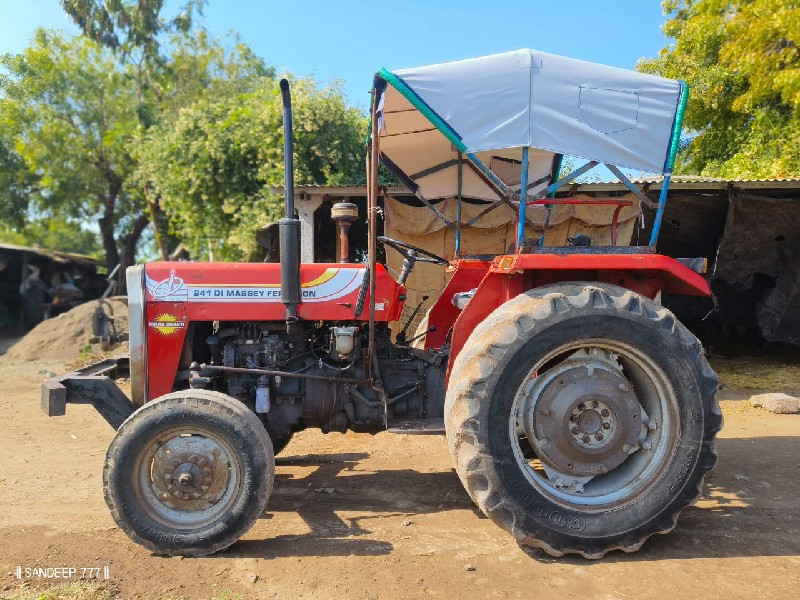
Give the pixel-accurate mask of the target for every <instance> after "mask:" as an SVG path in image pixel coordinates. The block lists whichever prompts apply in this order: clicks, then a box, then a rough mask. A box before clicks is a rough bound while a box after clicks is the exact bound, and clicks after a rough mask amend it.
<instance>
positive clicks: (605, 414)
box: [600, 408, 611, 417]
mask: <svg viewBox="0 0 800 600" xmlns="http://www.w3.org/2000/svg"><path fill="white" fill-rule="evenodd" d="M600 414H601V415H602V416H604V417H607V416H608V415H609V414H611V413H609V412H608V409H607V408H604V409H603V410H601V411H600Z"/></svg>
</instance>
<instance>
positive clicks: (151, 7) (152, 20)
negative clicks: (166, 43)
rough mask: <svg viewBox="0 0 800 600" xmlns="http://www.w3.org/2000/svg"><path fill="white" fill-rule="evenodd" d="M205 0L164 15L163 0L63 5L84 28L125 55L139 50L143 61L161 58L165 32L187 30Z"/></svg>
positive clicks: (88, 0)
mask: <svg viewBox="0 0 800 600" xmlns="http://www.w3.org/2000/svg"><path fill="white" fill-rule="evenodd" d="M204 4H205V1H204V0H190V1H189V2H187V3H186V4H184V5H183V7H182V8H181V10H180V11H179V12H178V14H177V15H175V16H174V17H172V18H166V17H164V16H162V14H161V11H162V10H163V8H164V0H148V1H144V2H143V1H142V0H136V1H130V0H128V1H127V2H126V1H125V0H110V1H109V0H61V7H62V8H63V9H64V12H66V13H67V15H69V16H70V17H71V18H72V20H73V21H75V24H76V25H77V26H78V27H80V28H81V31H83V33H84V34H85V35H86V37H88V38H89V39H91V40H94V41H95V42H97V43H98V44H101V45H102V46H105V47H106V48H110V49H112V50H114V51H119V52H121V53H122V56H123V57H125V58H128V57H131V56H132V55H133V54H135V53H137V52H139V53H141V57H142V60H143V61H147V60H148V59H149V60H151V61H159V62H160V60H161V56H160V55H159V49H160V42H161V38H162V37H163V35H164V34H169V33H175V34H182V35H186V34H188V33H189V32H190V31H191V29H192V24H193V22H194V20H195V18H196V17H197V16H201V15H202V10H203V5H204Z"/></svg>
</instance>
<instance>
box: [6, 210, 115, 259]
mask: <svg viewBox="0 0 800 600" xmlns="http://www.w3.org/2000/svg"><path fill="white" fill-rule="evenodd" d="M0 241H2V242H7V243H10V244H18V245H20V246H36V247H39V248H46V249H48V250H60V251H62V252H75V253H78V254H88V255H91V256H97V255H98V254H99V253H100V252H101V248H100V243H99V240H98V239H97V234H96V233H95V232H94V231H90V230H89V229H87V228H86V227H84V226H83V225H82V224H81V223H78V222H76V221H72V220H69V219H66V218H64V217H38V218H34V219H30V220H28V221H26V222H25V223H24V225H22V226H21V227H13V228H12V227H9V226H8V225H5V226H0Z"/></svg>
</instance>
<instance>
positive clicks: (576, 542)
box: [445, 283, 722, 558]
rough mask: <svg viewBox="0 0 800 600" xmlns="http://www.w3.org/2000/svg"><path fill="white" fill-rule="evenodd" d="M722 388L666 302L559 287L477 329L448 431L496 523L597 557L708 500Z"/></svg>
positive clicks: (639, 540) (666, 527)
mask: <svg viewBox="0 0 800 600" xmlns="http://www.w3.org/2000/svg"><path fill="white" fill-rule="evenodd" d="M716 389H717V379H716V376H715V375H714V373H713V371H712V370H711V368H710V367H709V365H708V362H707V361H706V359H705V356H704V353H703V350H702V347H701V346H700V343H699V341H698V340H697V338H696V337H695V336H694V335H692V334H691V333H690V332H689V331H688V330H687V329H686V328H685V327H684V326H683V325H682V324H681V323H679V322H678V321H677V320H676V319H675V317H674V316H673V315H672V313H670V312H669V311H668V310H666V309H664V308H663V307H661V306H659V305H657V304H655V303H654V302H652V301H650V300H648V299H647V298H644V297H642V296H640V295H638V294H636V293H634V292H631V291H629V290H626V289H623V288H619V287H616V286H613V285H608V284H600V283H586V284H583V283H567V284H559V285H553V286H547V287H543V288H539V289H535V290H531V291H529V292H527V293H525V294H522V295H520V296H517V297H516V298H513V299H512V300H510V301H508V302H506V303H505V304H503V305H502V306H500V307H499V308H497V309H496V310H495V311H494V312H493V313H492V314H491V315H490V316H489V317H487V318H486V320H485V321H484V322H483V323H481V324H480V325H479V326H478V327H477V328H476V329H475V330H474V331H473V333H472V334H471V335H470V337H469V339H468V340H467V343H466V344H465V346H464V348H463V349H462V351H461V353H460V354H459V355H458V357H457V358H456V360H455V363H454V365H453V369H452V372H451V375H450V380H449V386H448V391H447V396H446V401H445V426H446V430H447V438H448V443H449V446H450V452H451V455H452V458H453V461H454V463H455V466H456V471H457V473H458V475H459V478H460V479H461V481H462V483H463V484H464V486H465V488H466V489H467V491H468V493H469V494H470V496H471V497H472V499H473V500H474V501H475V503H476V504H477V505H478V506H479V508H480V509H481V510H482V511H483V512H484V513H485V514H486V515H487V516H488V517H489V518H490V519H492V521H494V522H495V523H496V524H497V525H499V526H500V527H502V528H503V529H505V530H506V531H508V532H510V533H511V534H512V535H513V536H514V537H515V538H516V539H517V541H518V542H519V543H520V544H521V545H522V546H528V547H535V548H541V549H543V550H544V551H545V552H547V553H548V554H551V555H553V556H562V555H564V554H567V553H577V554H581V555H583V556H584V557H586V558H600V557H602V556H603V555H604V554H605V553H607V552H609V551H610V550H613V549H621V550H624V551H626V552H632V551H635V550H637V549H638V548H639V547H641V545H642V544H643V543H644V541H645V540H646V539H647V538H648V537H649V536H650V535H653V534H655V533H666V532H668V531H671V530H672V529H673V528H674V527H675V524H676V521H677V518H678V514H679V513H680V511H681V510H682V509H683V508H685V507H686V506H688V505H690V504H692V503H693V502H695V501H696V500H697V499H698V498H699V496H700V492H701V486H702V480H703V476H704V474H705V473H706V472H707V471H708V470H710V469H711V468H712V467H713V466H714V464H715V463H716V452H715V449H714V436H715V435H716V433H717V432H718V431H719V429H720V428H721V426H722V415H721V413H720V411H719V406H718V404H717V402H716V400H715V398H714V395H715V392H716ZM528 443H530V444H531V445H532V446H533V447H534V449H535V453H536V458H535V459H534V460H530V454H529V453H528V454H527V455H526V453H525V452H524V449H525V447H526V446H527V444H528Z"/></svg>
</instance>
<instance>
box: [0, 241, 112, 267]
mask: <svg viewBox="0 0 800 600" xmlns="http://www.w3.org/2000/svg"><path fill="white" fill-rule="evenodd" d="M0 250H10V251H12V252H26V253H28V254H35V255H37V256H41V257H43V258H49V259H50V260H54V261H56V262H60V263H68V262H73V263H79V264H91V265H102V264H103V262H102V261H101V260H98V259H96V258H94V257H93V256H87V255H86V254H75V253H72V252H59V251H57V250H45V249H44V248H32V247H30V246H18V245H16V244H0Z"/></svg>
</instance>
